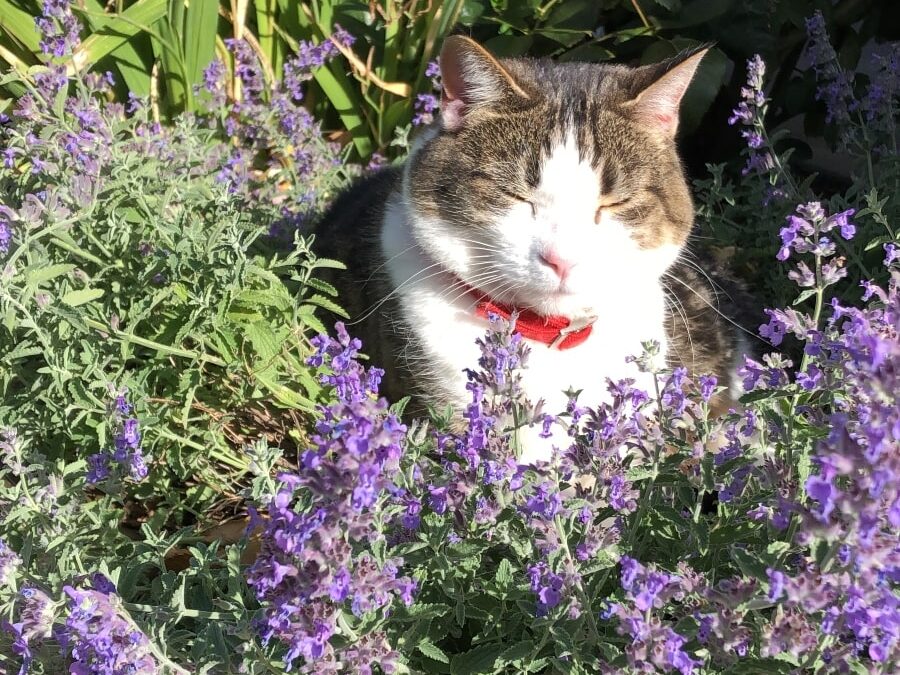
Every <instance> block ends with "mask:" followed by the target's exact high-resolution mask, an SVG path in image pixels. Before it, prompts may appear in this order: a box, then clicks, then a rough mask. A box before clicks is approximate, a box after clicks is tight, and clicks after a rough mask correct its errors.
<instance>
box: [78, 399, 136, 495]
mask: <svg viewBox="0 0 900 675" xmlns="http://www.w3.org/2000/svg"><path fill="white" fill-rule="evenodd" d="M107 414H108V419H109V425H110V428H111V430H112V436H113V449H112V450H103V451H102V452H98V453H96V454H93V455H90V456H89V457H88V472H87V481H88V483H90V484H92V485H97V484H98V483H104V482H107V481H114V482H115V481H119V480H121V479H122V478H123V477H125V476H127V477H129V478H131V480H133V481H135V482H140V481H142V480H144V479H145V478H146V477H147V474H148V469H147V463H146V458H145V457H144V453H143V450H142V449H141V432H140V422H139V420H138V418H137V417H135V416H134V415H133V407H132V405H131V404H130V403H129V402H128V400H127V398H126V397H125V392H124V391H122V392H119V393H118V394H117V395H116V397H115V399H114V401H113V402H112V403H111V404H110V406H109V410H108V411H107Z"/></svg>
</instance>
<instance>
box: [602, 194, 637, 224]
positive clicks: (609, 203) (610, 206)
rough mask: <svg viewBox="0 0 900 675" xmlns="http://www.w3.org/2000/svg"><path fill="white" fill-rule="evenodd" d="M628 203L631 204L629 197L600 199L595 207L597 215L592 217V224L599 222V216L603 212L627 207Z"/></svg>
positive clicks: (613, 196)
mask: <svg viewBox="0 0 900 675" xmlns="http://www.w3.org/2000/svg"><path fill="white" fill-rule="evenodd" d="M629 203H631V198H630V197H625V196H618V195H608V196H603V197H601V198H600V203H599V204H598V205H597V213H596V214H595V215H594V222H595V223H599V222H600V216H601V214H602V213H603V212H604V211H616V210H619V209H622V208H624V207H626V206H628V204H629Z"/></svg>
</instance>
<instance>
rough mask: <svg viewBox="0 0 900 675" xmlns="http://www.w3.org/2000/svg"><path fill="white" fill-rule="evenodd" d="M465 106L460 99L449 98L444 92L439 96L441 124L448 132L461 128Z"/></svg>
mask: <svg viewBox="0 0 900 675" xmlns="http://www.w3.org/2000/svg"><path fill="white" fill-rule="evenodd" d="M465 107H466V104H465V103H463V101H462V100H461V99H458V98H449V97H448V96H447V94H446V91H445V92H444V93H443V94H442V96H441V123H442V124H443V125H444V128H445V129H447V130H449V131H455V130H456V129H459V128H460V127H461V126H462V121H463V114H464V113H465Z"/></svg>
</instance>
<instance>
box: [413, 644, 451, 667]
mask: <svg viewBox="0 0 900 675" xmlns="http://www.w3.org/2000/svg"><path fill="white" fill-rule="evenodd" d="M416 649H418V650H419V651H420V652H422V654H424V655H425V656H427V657H428V658H429V659H433V660H435V661H440V662H441V663H450V657H449V656H447V655H446V654H445V653H444V651H443V650H442V649H441V648H440V647H438V646H437V645H436V644H434V643H433V642H430V641H429V640H422V641H421V642H419V644H417V645H416Z"/></svg>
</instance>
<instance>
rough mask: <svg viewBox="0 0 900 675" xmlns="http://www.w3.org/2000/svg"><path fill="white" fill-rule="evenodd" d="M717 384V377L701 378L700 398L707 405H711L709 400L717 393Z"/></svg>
mask: <svg viewBox="0 0 900 675" xmlns="http://www.w3.org/2000/svg"><path fill="white" fill-rule="evenodd" d="M717 384H718V380H717V379H716V377H715V375H701V376H700V397H701V398H702V399H703V401H704V402H705V403H709V400H710V399H711V398H712V396H713V394H714V393H715V391H716V385H717Z"/></svg>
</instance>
